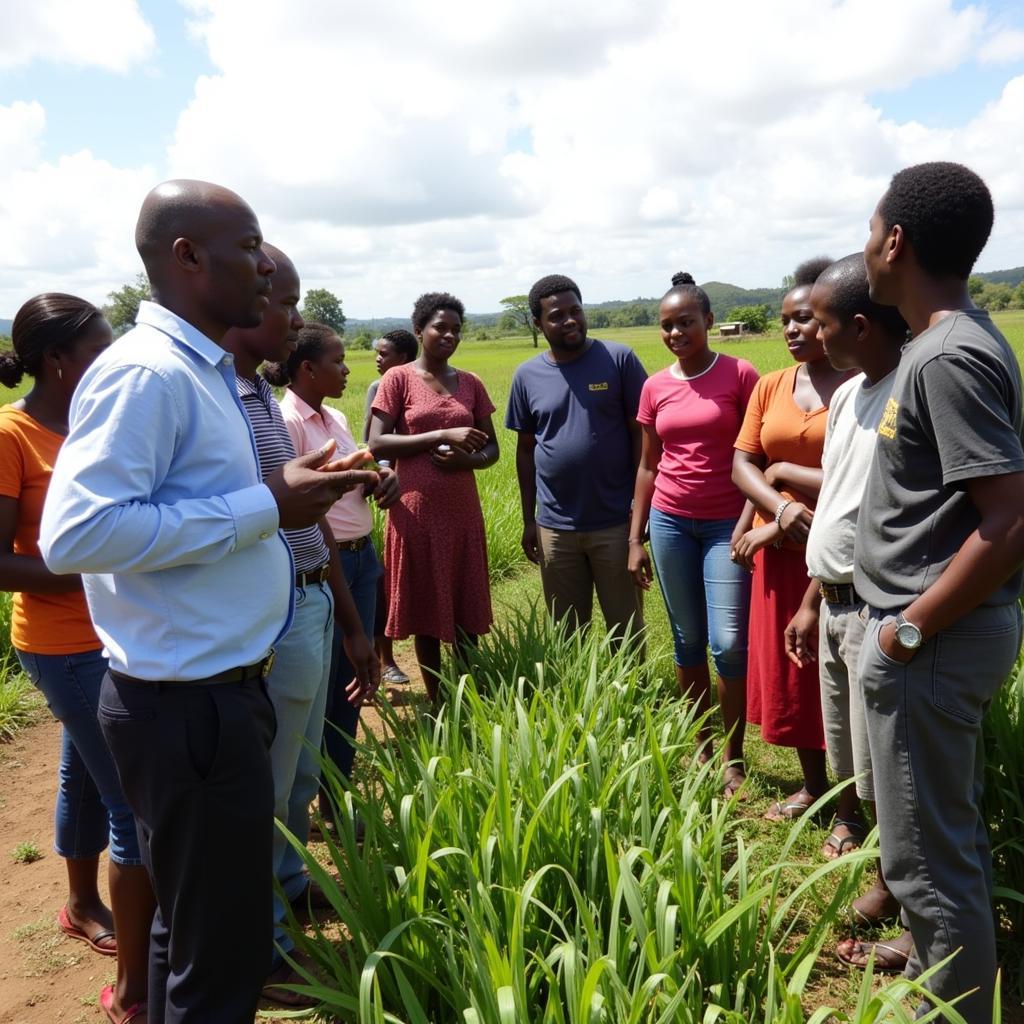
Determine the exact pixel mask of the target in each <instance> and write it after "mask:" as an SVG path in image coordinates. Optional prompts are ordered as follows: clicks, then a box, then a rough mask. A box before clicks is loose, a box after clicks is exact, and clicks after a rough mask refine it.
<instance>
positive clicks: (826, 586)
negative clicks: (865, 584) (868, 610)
mask: <svg viewBox="0 0 1024 1024" xmlns="http://www.w3.org/2000/svg"><path fill="white" fill-rule="evenodd" d="M818 593H820V594H821V596H822V597H823V598H824V599H825V600H826V601H828V603H829V604H842V605H857V604H863V601H861V599H860V595H859V594H858V593H857V591H856V590H854V589H853V584H852V583H819V584H818Z"/></svg>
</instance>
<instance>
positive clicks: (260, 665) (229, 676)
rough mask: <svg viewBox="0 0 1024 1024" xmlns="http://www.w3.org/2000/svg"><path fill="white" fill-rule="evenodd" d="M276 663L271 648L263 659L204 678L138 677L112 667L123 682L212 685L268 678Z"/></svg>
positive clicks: (150, 684)
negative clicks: (168, 678)
mask: <svg viewBox="0 0 1024 1024" xmlns="http://www.w3.org/2000/svg"><path fill="white" fill-rule="evenodd" d="M273 664H274V652H273V650H271V652H270V654H268V655H267V656H266V657H265V658H264V659H263V660H262V661H254V662H253V663H252V664H251V665H239V666H238V667H237V668H229V669H225V670H224V671H223V672H218V673H217V674H216V675H213V676H206V677H205V678H203V679H171V680H164V679H136V678H135V676H127V675H125V674H124V673H123V672H115V671H114V670H113V669H110V675H111V677H112V678H114V679H116V680H118V682H122V683H138V684H141V685H142V686H212V685H214V684H216V683H248V682H251V681H252V680H253V679H266V678H267V676H268V675H269V674H270V669H271V666H272V665H273Z"/></svg>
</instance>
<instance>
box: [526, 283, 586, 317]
mask: <svg viewBox="0 0 1024 1024" xmlns="http://www.w3.org/2000/svg"><path fill="white" fill-rule="evenodd" d="M561 292H572V293H573V294H574V295H575V296H576V298H577V299H579V300H580V302H582V301H583V295H582V293H581V292H580V286H579V285H578V284H577V283H576V282H575V281H574V280H573V279H572V278H571V277H566V276H565V275H564V274H548V276H547V277H542V278H541V279H540V280H539V281H538V282H537V283H536V284H535V285H534V286H533V287H532V288H531V289H530V296H529V302H530V312H531V313H532V314H533V319H534V320H539V319H540V302H541V299H546V298H549V297H550V296H552V295H558V294H560V293H561Z"/></svg>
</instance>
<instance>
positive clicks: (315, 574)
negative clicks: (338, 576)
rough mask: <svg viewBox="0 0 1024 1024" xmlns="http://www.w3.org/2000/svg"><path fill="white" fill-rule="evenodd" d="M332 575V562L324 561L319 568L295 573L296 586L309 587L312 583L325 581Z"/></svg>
mask: <svg viewBox="0 0 1024 1024" xmlns="http://www.w3.org/2000/svg"><path fill="white" fill-rule="evenodd" d="M330 575H331V563H330V562H324V564H323V565H321V566H320V568H319V569H310V570H308V571H307V572H297V573H296V574H295V586H296V587H308V586H309V585H310V584H312V583H324V582H325V581H326V580H327V578H328V577H329V576H330Z"/></svg>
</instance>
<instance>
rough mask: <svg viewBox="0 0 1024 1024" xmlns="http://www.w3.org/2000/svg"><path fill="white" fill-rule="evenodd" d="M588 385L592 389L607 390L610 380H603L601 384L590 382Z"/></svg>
mask: <svg viewBox="0 0 1024 1024" xmlns="http://www.w3.org/2000/svg"><path fill="white" fill-rule="evenodd" d="M587 386H588V387H589V388H590V390H591V391H607V390H608V381H606V380H603V381H601V383H600V384H588V385H587Z"/></svg>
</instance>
